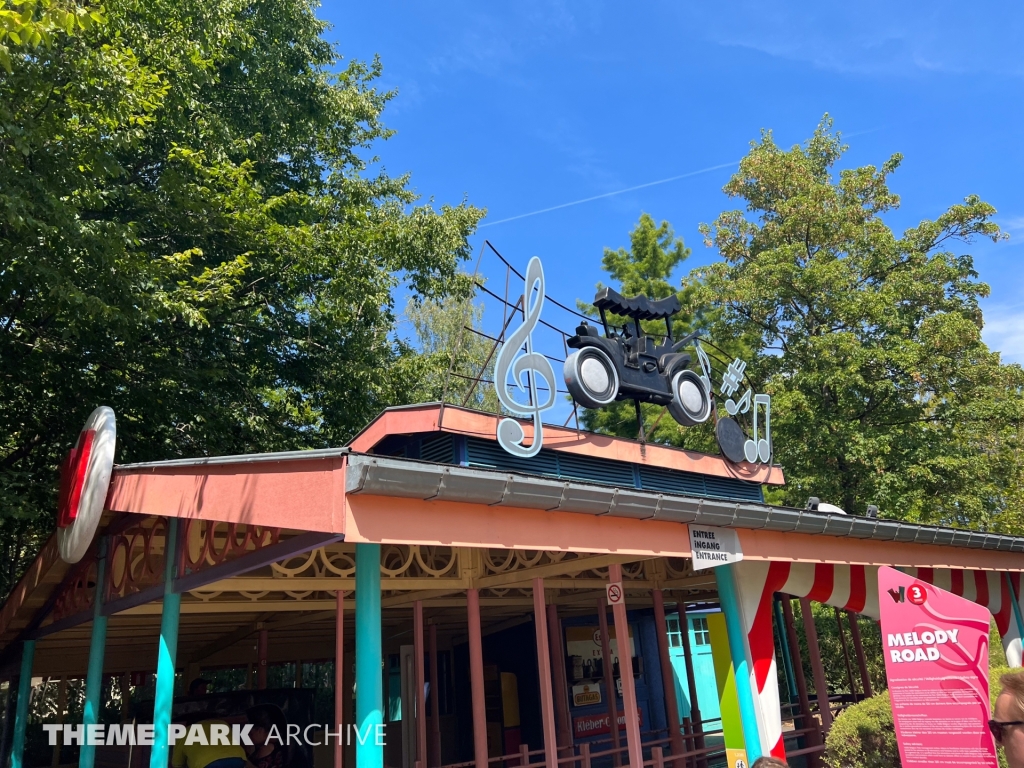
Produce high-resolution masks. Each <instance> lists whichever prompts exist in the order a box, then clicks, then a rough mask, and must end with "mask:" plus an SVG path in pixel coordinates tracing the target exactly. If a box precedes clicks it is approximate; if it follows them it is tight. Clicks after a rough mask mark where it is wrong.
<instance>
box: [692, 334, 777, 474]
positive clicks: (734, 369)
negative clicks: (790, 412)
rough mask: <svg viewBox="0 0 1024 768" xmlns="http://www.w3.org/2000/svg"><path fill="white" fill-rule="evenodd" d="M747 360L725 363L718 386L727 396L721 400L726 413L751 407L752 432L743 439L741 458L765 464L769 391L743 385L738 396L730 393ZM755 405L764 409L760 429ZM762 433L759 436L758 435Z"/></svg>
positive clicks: (768, 440)
mask: <svg viewBox="0 0 1024 768" xmlns="http://www.w3.org/2000/svg"><path fill="white" fill-rule="evenodd" d="M697 354H698V357H699V356H700V355H701V350H700V348H699V347H698V349H697ZM746 368H747V364H746V362H744V361H743V360H740V359H739V358H738V357H737V358H736V359H734V360H733V361H732V363H730V364H729V368H728V370H727V371H726V372H725V374H723V376H722V383H721V385H720V387H719V392H721V394H722V396H723V397H726V398H728V399H727V400H726V401H725V410H726V412H727V413H728V414H729V415H730V416H736V415H737V414H743V413H748V412H749V411H750V410H751V408H753V411H754V412H753V414H752V419H753V433H752V435H751V436H750V437H749V438H747V439H746V440H745V441H744V442H743V458H745V459H746V460H747V461H749V462H750V463H751V464H755V463H758V462H760V463H762V464H767V463H768V461H770V460H771V457H772V399H771V396H769V395H757V394H754V390H753V389H751V388H747V391H746V392H744V393H743V397H741V398H739V400H734V399H733V396H734V395H735V394H736V392H737V391H739V388H740V383H741V382H742V380H743V378H744V373H745V371H746ZM758 406H762V407H763V409H764V431H763V433H762V431H761V428H760V418H759V416H758ZM762 434H763V436H762ZM736 459H738V457H736V458H735V459H734V460H736Z"/></svg>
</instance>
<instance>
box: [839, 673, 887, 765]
mask: <svg viewBox="0 0 1024 768" xmlns="http://www.w3.org/2000/svg"><path fill="white" fill-rule="evenodd" d="M825 765H826V766H828V768H899V765H900V751H899V747H898V746H897V745H896V728H895V726H894V725H893V722H892V707H890V706H889V692H888V691H886V692H885V693H880V694H879V695H877V696H872V697H871V698H870V699H865V700H864V701H862V702H860V703H858V704H854V705H853V706H852V707H849V708H848V709H846V711H844V712H843V713H842V714H841V715H840V716H839V717H837V718H836V721H835V722H834V723H833V724H832V729H831V730H830V731H829V733H828V738H826V739H825Z"/></svg>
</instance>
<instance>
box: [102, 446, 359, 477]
mask: <svg viewBox="0 0 1024 768" xmlns="http://www.w3.org/2000/svg"><path fill="white" fill-rule="evenodd" d="M348 453H349V449H348V448H318V449H315V450H308V451H279V452H277V453H245V454H240V455H237V456H199V457H197V458H194V459H170V460H168V461H143V462H139V463H136V464H115V465H114V469H115V470H116V471H118V472H124V471H134V470H139V469H170V468H173V467H202V466H213V465H218V464H260V463H264V462H268V461H269V462H274V461H305V460H312V459H333V458H337V457H338V456H347V455H348Z"/></svg>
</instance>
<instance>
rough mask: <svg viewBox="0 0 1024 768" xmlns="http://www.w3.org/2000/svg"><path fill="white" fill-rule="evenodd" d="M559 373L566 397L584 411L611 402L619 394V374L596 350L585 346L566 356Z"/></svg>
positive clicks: (607, 358)
mask: <svg viewBox="0 0 1024 768" xmlns="http://www.w3.org/2000/svg"><path fill="white" fill-rule="evenodd" d="M562 374H563V376H564V378H565V387H566V389H568V390H569V394H570V395H572V398H573V400H575V401H576V402H577V403H579V404H580V405H582V406H583V407H584V408H601V407H603V406H605V405H608V404H609V403H613V402H615V396H616V395H617V394H618V393H619V374H618V373H617V372H616V370H615V366H614V365H613V364H612V361H611V358H610V357H608V355H607V354H605V353H604V351H603V350H600V349H598V348H597V347H584V348H583V349H581V350H579V351H577V352H573V353H572V354H571V355H569V357H567V358H566V360H565V365H564V366H563V368H562Z"/></svg>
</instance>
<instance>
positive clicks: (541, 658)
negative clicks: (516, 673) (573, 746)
mask: <svg viewBox="0 0 1024 768" xmlns="http://www.w3.org/2000/svg"><path fill="white" fill-rule="evenodd" d="M533 626H534V628H535V630H536V635H537V674H538V676H539V678H540V715H541V725H542V726H543V728H544V765H546V766H547V768H558V741H557V738H556V736H555V704H554V701H553V700H552V695H551V657H550V656H549V651H548V620H547V611H546V610H545V608H544V579H534V580H533Z"/></svg>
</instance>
